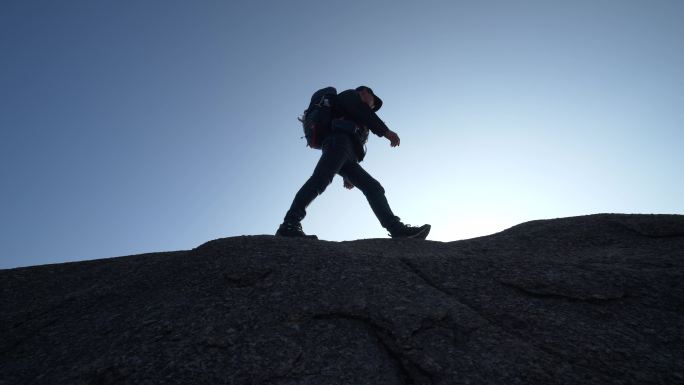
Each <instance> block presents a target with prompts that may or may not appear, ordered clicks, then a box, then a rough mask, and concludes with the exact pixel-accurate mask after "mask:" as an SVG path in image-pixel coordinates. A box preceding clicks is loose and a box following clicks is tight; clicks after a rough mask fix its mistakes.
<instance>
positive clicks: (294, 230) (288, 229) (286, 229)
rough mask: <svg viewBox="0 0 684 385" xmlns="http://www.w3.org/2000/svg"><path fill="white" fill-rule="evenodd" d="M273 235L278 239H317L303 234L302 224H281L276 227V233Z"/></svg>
mask: <svg viewBox="0 0 684 385" xmlns="http://www.w3.org/2000/svg"><path fill="white" fill-rule="evenodd" d="M275 235H276V236H279V237H295V238H296V237H299V238H309V239H318V237H317V236H315V235H306V234H304V231H302V224H301V223H299V222H283V224H282V225H280V227H278V231H276V234H275Z"/></svg>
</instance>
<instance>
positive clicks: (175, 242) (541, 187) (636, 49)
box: [0, 0, 684, 268]
mask: <svg viewBox="0 0 684 385" xmlns="http://www.w3.org/2000/svg"><path fill="white" fill-rule="evenodd" d="M682 20H684V2H683V1H658V0H656V1H647V0H642V1H629V0H591V1H552V0H545V1H515V0H506V1H467V2H466V1H420V2H419V1H372V0H368V1H339V2H328V1H296V0H295V1H168V0H163V1H162V0H157V1H146V0H135V1H97V0H95V1H93V0H87V1H86V0H69V1H53V0H39V1H33V0H19V1H15V0H3V1H2V2H0V177H1V183H2V188H1V190H0V230H1V232H0V268H11V267H16V266H27V265H36V264H45V263H56V262H65V261H77V260H84V259H94V258H104V257H113V256H120V255H128V254H138V253H143V252H153V251H167V250H180V249H190V248H193V247H196V246H198V245H200V244H202V243H204V242H206V241H208V240H211V239H215V238H220V237H227V236H237V235H246V234H273V233H274V232H275V230H276V228H277V226H278V224H279V223H280V222H281V221H282V218H283V216H284V214H285V212H286V210H287V208H288V207H289V205H290V203H291V201H292V198H293V197H294V194H295V192H296V191H297V190H298V189H299V187H300V186H301V185H302V183H303V182H304V181H305V180H306V179H307V177H308V176H309V175H310V174H311V171H312V170H313V167H314V165H315V162H316V161H317V159H318V156H319V152H317V151H315V150H311V149H309V148H307V147H305V142H304V140H303V139H300V137H301V136H302V132H301V127H300V125H299V123H298V122H297V120H296V117H297V116H298V115H299V114H300V113H301V112H302V110H303V109H304V108H305V107H306V105H307V103H308V99H309V97H310V96H311V93H312V92H313V91H315V90H316V89H318V88H321V87H325V86H329V85H332V86H335V87H337V88H338V90H344V89H348V88H353V87H356V86H358V85H361V84H365V85H368V86H371V87H372V88H373V89H374V90H375V91H376V93H377V94H378V95H379V96H380V97H382V98H383V100H384V102H385V104H384V106H383V108H382V109H381V110H380V111H379V115H380V117H381V118H382V119H383V120H384V121H385V122H386V123H387V124H388V126H389V127H390V128H391V129H393V130H394V131H396V132H397V133H398V134H399V136H400V137H401V140H402V141H401V146H400V147H398V148H391V147H390V146H389V142H388V141H387V140H386V139H384V138H378V137H377V136H372V137H371V138H370V141H369V143H368V150H369V151H368V156H367V158H366V160H365V161H364V162H363V163H362V165H363V166H364V168H365V169H366V170H367V171H369V172H370V173H371V175H373V176H375V177H376V179H378V180H379V181H380V182H381V183H382V184H383V186H384V187H385V190H386V191H387V196H388V199H389V202H390V204H391V206H392V208H393V209H394V211H395V213H396V214H397V215H399V216H400V217H401V218H402V220H404V221H405V222H408V223H411V224H415V225H420V224H423V223H431V224H432V226H433V230H432V233H431V234H430V236H429V237H428V239H431V240H439V241H452V240H458V239H465V238H470V237H475V236H480V235H487V234H491V233H494V232H498V231H501V230H504V229H505V228H507V227H510V226H512V225H515V224H518V223H521V222H525V221H529V220H534V219H544V218H556V217H564V216H574V215H584V214H592V213H602V212H619V213H673V214H683V213H684V199H682V197H684V153H683V152H682V145H683V144H684V130H683V129H684V91H683V90H684V71H683V70H682V69H683V68H684V23H682ZM303 226H304V230H305V231H306V232H308V233H313V234H317V235H318V236H319V237H320V238H323V239H327V240H335V241H339V240H353V239H359V238H372V237H386V236H387V235H386V231H385V230H384V229H383V228H382V227H380V225H379V224H378V222H377V220H376V219H375V217H374V216H373V213H372V211H371V210H370V208H369V207H368V204H367V202H366V200H365V198H364V197H363V195H362V194H361V193H360V191H358V189H355V190H352V191H347V190H345V189H343V188H342V180H341V178H340V177H337V178H335V180H334V181H333V184H332V185H331V186H330V187H329V188H328V190H326V192H325V194H323V195H322V196H321V197H319V198H318V199H317V200H316V201H314V203H313V204H312V205H311V206H310V207H309V215H308V216H307V218H306V219H305V220H304V222H303Z"/></svg>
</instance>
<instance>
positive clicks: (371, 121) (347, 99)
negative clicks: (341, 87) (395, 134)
mask: <svg viewBox="0 0 684 385" xmlns="http://www.w3.org/2000/svg"><path fill="white" fill-rule="evenodd" d="M337 103H338V104H339V106H340V107H341V108H342V110H344V112H345V113H346V116H347V117H348V118H349V119H351V120H353V121H354V122H355V123H357V124H358V125H363V126H366V127H368V129H369V130H371V131H372V132H373V133H374V134H375V135H377V136H385V133H386V132H387V131H388V130H389V128H387V125H385V122H383V121H382V120H380V118H379V117H378V115H376V114H375V112H374V111H373V110H371V108H370V107H368V104H366V103H364V102H363V100H361V97H360V96H359V93H358V92H357V91H355V90H347V91H344V92H341V93H340V94H339V95H337Z"/></svg>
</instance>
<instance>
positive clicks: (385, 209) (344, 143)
mask: <svg viewBox="0 0 684 385" xmlns="http://www.w3.org/2000/svg"><path fill="white" fill-rule="evenodd" d="M322 151H323V154H322V155H321V158H320V159H319V160H318V164H317V165H316V168H315V169H314V172H313V174H312V175H311V177H309V180H307V181H306V183H304V186H302V188H300V189H299V191H298V192H297V195H295V198H294V200H293V201H292V206H290V210H288V212H287V214H286V215H285V221H286V222H301V220H302V219H304V217H305V216H306V208H307V206H309V204H310V203H311V202H313V200H314V199H316V197H317V196H318V195H320V194H321V193H323V191H325V188H326V187H328V185H329V184H330V183H331V182H332V180H333V178H334V177H335V174H339V175H341V176H342V177H344V178H347V179H348V180H349V181H350V182H351V183H352V184H353V185H354V186H356V187H357V188H358V189H359V190H361V192H363V194H364V195H365V196H366V199H368V203H369V204H370V206H371V208H372V209H373V212H374V213H375V216H376V217H378V220H379V221H380V224H381V225H382V227H384V228H386V229H390V228H392V227H394V226H396V225H397V224H398V223H399V218H398V217H396V216H395V215H394V214H393V213H392V209H390V207H389V203H387V198H385V189H383V188H382V185H380V183H379V182H378V181H377V180H375V179H373V177H372V176H370V175H369V174H368V173H367V172H366V170H364V169H363V168H362V167H361V165H359V163H358V162H357V157H356V153H355V152H354V145H353V143H352V139H351V137H350V136H349V135H348V134H343V133H332V134H330V136H329V137H328V138H327V139H325V141H324V142H323V148H322Z"/></svg>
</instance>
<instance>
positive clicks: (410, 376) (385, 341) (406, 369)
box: [311, 313, 433, 385]
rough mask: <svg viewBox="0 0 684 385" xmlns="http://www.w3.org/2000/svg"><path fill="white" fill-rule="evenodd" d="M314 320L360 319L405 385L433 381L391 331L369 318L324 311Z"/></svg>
mask: <svg viewBox="0 0 684 385" xmlns="http://www.w3.org/2000/svg"><path fill="white" fill-rule="evenodd" d="M311 318H312V319H316V320H338V321H349V320H353V321H360V322H362V323H363V324H365V325H366V326H367V327H368V328H369V330H370V331H371V332H372V333H373V335H374V336H375V338H376V339H377V340H378V342H379V343H380V346H381V347H382V348H383V349H382V350H384V351H385V352H386V353H387V355H388V357H389V358H390V359H391V360H392V361H393V362H394V363H395V364H396V365H397V367H398V368H399V370H400V373H399V377H400V378H402V380H403V383H404V384H405V385H423V384H425V385H430V384H432V383H433V381H432V374H430V373H428V372H427V371H425V370H424V369H422V368H421V367H420V366H418V365H417V364H415V363H413V362H412V361H411V360H410V359H409V358H408V357H406V355H405V354H404V353H403V352H402V350H401V348H400V347H399V346H398V344H397V343H396V341H395V339H394V338H393V337H392V332H391V331H390V330H387V329H386V328H384V327H382V326H380V325H378V324H377V323H376V322H374V321H373V319H371V318H367V317H363V316H359V315H354V314H347V313H325V314H317V315H314V316H312V317H311Z"/></svg>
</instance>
